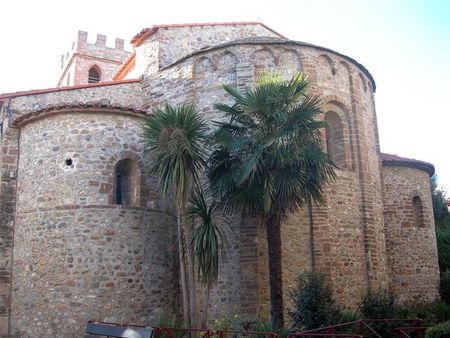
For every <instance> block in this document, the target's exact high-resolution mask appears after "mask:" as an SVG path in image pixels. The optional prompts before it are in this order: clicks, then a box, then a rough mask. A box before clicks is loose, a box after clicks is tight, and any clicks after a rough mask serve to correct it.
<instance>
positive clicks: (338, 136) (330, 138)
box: [325, 111, 345, 168]
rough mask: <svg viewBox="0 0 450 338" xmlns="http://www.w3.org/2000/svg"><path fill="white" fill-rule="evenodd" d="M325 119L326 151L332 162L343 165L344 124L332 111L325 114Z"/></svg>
mask: <svg viewBox="0 0 450 338" xmlns="http://www.w3.org/2000/svg"><path fill="white" fill-rule="evenodd" d="M325 121H326V122H327V129H326V141H327V152H328V154H329V155H330V157H331V159H332V160H333V162H334V164H336V165H337V166H338V167H341V168H342V167H344V166H345V139H344V125H343V123H342V121H341V118H340V117H339V115H338V114H336V113H335V112H332V111H329V112H327V113H326V114H325Z"/></svg>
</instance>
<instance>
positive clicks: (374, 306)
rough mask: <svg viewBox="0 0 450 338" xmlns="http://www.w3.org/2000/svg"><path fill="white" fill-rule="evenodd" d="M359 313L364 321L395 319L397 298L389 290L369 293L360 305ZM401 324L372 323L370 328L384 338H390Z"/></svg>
mask: <svg viewBox="0 0 450 338" xmlns="http://www.w3.org/2000/svg"><path fill="white" fill-rule="evenodd" d="M359 312H360V315H361V317H362V318H364V319H390V318H395V314H396V313H397V312H398V311H397V306H396V305H395V297H394V295H393V294H392V293H390V292H389V291H388V290H386V289H384V290H380V291H379V292H371V291H369V292H367V293H366V294H365V295H364V296H363V297H362V299H361V302H360V303H359ZM398 325H399V323H371V324H370V326H371V327H372V328H373V329H374V330H375V331H377V333H378V334H380V335H381V336H382V337H389V336H390V335H391V334H392V329H393V328H395V327H397V326H398Z"/></svg>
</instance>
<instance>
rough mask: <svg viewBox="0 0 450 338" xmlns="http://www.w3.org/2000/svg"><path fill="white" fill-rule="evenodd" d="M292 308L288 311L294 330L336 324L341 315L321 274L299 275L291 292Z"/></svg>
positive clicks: (329, 287) (307, 273)
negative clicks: (295, 286)
mask: <svg viewBox="0 0 450 338" xmlns="http://www.w3.org/2000/svg"><path fill="white" fill-rule="evenodd" d="M290 296H291V299H292V301H293V303H294V308H293V309H291V310H290V311H289V314H290V315H291V317H292V328H293V329H294V330H304V329H314V328H318V327H321V326H327V325H332V324H337V323H339V322H340V319H341V313H340V311H339V308H338V306H337V305H336V302H335V300H334V299H333V292H332V289H331V286H330V284H329V283H327V282H326V281H325V277H324V275H322V274H317V273H314V272H306V273H302V274H300V276H299V278H298V283H297V288H296V289H295V290H294V291H292V292H291V295H290Z"/></svg>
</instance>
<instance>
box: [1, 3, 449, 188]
mask: <svg viewBox="0 0 450 338" xmlns="http://www.w3.org/2000/svg"><path fill="white" fill-rule="evenodd" d="M1 13H2V16H1V17H2V18H1V19H0V93H5V92H14V91H20V90H29V89H40V88H49V87H55V86H56V83H57V80H58V78H59V71H60V59H61V55H62V54H65V53H66V52H67V51H69V48H70V46H71V43H72V42H73V41H75V39H76V35H77V31H78V30H85V31H88V32H89V36H88V41H89V42H91V41H92V42H93V41H94V40H95V36H96V34H105V35H107V36H108V38H109V40H108V41H107V45H110V46H112V45H113V43H114V38H115V37H120V38H124V39H125V40H126V41H129V40H130V39H131V38H132V37H133V36H134V35H135V34H136V33H138V32H139V31H141V30H142V29H143V28H146V27H149V26H151V25H154V24H170V23H192V22H232V21H233V22H234V21H261V22H263V23H264V24H266V25H268V26H269V27H271V28H273V29H274V30H276V31H278V32H279V33H281V34H283V35H284V36H286V37H288V38H290V39H292V40H297V41H304V42H309V43H313V44H316V45H320V46H324V47H328V48H331V49H333V50H335V51H337V52H340V53H342V54H345V55H348V56H350V57H352V58H354V59H355V60H357V61H358V62H360V63H362V64H363V65H364V66H365V67H366V68H367V69H368V70H369V72H370V73H371V74H372V75H373V77H374V78H375V81H376V85H377V90H376V93H375V102H376V110H377V117H378V129H379V133H380V140H381V150H382V152H386V153H391V154H397V155H399V156H403V157H409V158H414V159H420V160H423V161H427V162H430V163H433V164H434V165H435V167H436V173H437V175H438V182H439V183H440V184H441V185H442V186H443V187H444V188H445V189H446V190H447V191H448V194H447V195H450V136H449V135H450V104H449V102H448V99H450V65H449V63H450V1H448V0H277V1H274V0H271V1H267V0H258V1H254V0H247V1H245V0H227V1H215V0H209V1H204V0H189V1H186V0H184V1H175V0H166V1H161V0H160V1H155V0H147V1H140V0H127V1H117V0H107V1H105V0H89V1H87V0H77V1H64V0H60V1H55V0H39V1H36V0H27V1H25V0H14V1H4V2H3V3H2V6H1ZM128 47H129V46H128ZM129 48H130V47H129Z"/></svg>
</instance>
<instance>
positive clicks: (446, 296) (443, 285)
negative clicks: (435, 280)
mask: <svg viewBox="0 0 450 338" xmlns="http://www.w3.org/2000/svg"><path fill="white" fill-rule="evenodd" d="M439 293H440V294H441V299H442V300H443V301H444V302H445V303H446V304H450V271H445V272H442V273H441V281H440V286H439Z"/></svg>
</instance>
